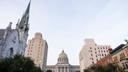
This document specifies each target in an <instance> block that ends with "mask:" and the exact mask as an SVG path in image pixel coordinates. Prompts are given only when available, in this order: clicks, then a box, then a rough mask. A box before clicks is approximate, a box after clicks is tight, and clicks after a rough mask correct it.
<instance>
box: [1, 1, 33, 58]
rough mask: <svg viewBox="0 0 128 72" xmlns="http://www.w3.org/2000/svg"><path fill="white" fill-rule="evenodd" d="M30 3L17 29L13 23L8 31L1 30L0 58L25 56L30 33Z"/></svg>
mask: <svg viewBox="0 0 128 72" xmlns="http://www.w3.org/2000/svg"><path fill="white" fill-rule="evenodd" d="M30 3H31V1H30V2H29V4H28V6H27V9H26V11H25V13H24V14H23V16H22V18H21V20H19V21H18V23H17V24H16V29H12V28H11V25H12V22H10V24H9V25H8V27H7V28H6V29H0V58H7V57H12V56H14V55H16V54H20V55H24V54H25V49H26V47H27V43H26V42H27V38H28V31H29V10H30Z"/></svg>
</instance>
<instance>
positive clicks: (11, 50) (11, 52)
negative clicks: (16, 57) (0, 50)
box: [9, 47, 13, 56]
mask: <svg viewBox="0 0 128 72" xmlns="http://www.w3.org/2000/svg"><path fill="white" fill-rule="evenodd" d="M9 51H10V56H12V55H13V48H12V47H11V48H10V49H9Z"/></svg>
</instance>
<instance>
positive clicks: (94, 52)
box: [79, 39, 110, 72]
mask: <svg viewBox="0 0 128 72" xmlns="http://www.w3.org/2000/svg"><path fill="white" fill-rule="evenodd" d="M108 49H110V46H109V45H97V44H96V43H95V41H94V40H93V39H85V45H84V46H83V48H82V49H81V51H80V53H79V62H80V70H81V72H83V70H84V69H86V68H88V67H89V66H90V65H92V64H95V63H97V61H99V60H100V59H101V58H103V57H105V56H107V55H108V54H109V50H108Z"/></svg>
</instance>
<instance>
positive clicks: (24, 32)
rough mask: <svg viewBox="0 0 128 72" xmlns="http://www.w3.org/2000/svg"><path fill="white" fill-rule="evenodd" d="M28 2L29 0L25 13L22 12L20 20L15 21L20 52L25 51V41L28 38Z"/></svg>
mask: <svg viewBox="0 0 128 72" xmlns="http://www.w3.org/2000/svg"><path fill="white" fill-rule="evenodd" d="M30 4H31V1H30V2H29V4H28V6H27V9H26V11H25V13H24V14H23V16H22V18H21V20H20V21H19V22H18V23H17V26H16V29H17V31H18V37H19V43H20V48H21V50H20V53H21V54H22V53H24V52H25V48H26V47H27V45H26V41H27V38H28V31H29V10H30Z"/></svg>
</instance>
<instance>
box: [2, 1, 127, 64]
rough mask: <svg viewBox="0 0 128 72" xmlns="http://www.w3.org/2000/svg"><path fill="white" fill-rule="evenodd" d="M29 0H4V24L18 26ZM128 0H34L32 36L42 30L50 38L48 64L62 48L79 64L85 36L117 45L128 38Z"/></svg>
mask: <svg viewBox="0 0 128 72" xmlns="http://www.w3.org/2000/svg"><path fill="white" fill-rule="evenodd" d="M28 3H29V0H0V28H6V27H7V26H8V24H9V22H12V23H13V28H15V26H16V23H17V21H18V19H19V18H21V17H22V15H23V13H24V11H25V9H26V7H27V5H28ZM127 3H128V0H32V1H31V8H30V20H29V23H30V30H29V37H28V39H31V38H32V37H34V34H35V33H36V32H41V33H42V35H43V39H45V40H46V41H47V42H48V60H47V64H50V65H54V64H56V63H57V58H58V55H59V53H61V51H62V50H65V53H66V54H67V55H68V58H69V63H70V64H73V65H74V64H79V52H80V50H81V48H82V46H83V45H84V39H85V38H93V39H94V40H95V42H96V43H97V44H99V45H102V44H103V45H111V47H112V48H113V49H114V48H115V47H117V46H118V45H119V44H121V43H125V42H124V40H125V39H128V30H127V28H128V4H127Z"/></svg>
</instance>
